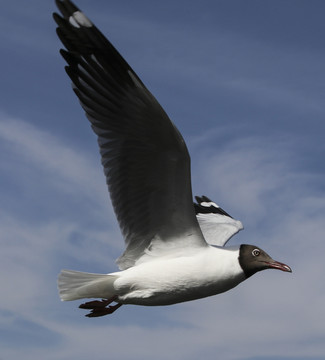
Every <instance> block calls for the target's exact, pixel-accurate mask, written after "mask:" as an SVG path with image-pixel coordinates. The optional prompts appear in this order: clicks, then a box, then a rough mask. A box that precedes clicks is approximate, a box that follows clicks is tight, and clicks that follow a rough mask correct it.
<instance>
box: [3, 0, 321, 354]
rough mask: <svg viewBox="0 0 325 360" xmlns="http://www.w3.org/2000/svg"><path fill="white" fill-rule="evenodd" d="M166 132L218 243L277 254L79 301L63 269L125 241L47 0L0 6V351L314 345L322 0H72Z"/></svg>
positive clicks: (81, 265) (90, 264)
mask: <svg viewBox="0 0 325 360" xmlns="http://www.w3.org/2000/svg"><path fill="white" fill-rule="evenodd" d="M77 5H78V6H79V7H80V8H81V9H82V10H83V11H84V12H85V13H86V14H87V15H88V16H89V17H90V19H91V20H92V21H93V22H95V24H96V25H97V26H98V27H99V28H100V29H101V30H102V32H103V33H104V34H105V35H106V36H107V37H108V38H109V39H110V40H111V41H112V42H113V44H114V45H115V46H116V47H117V48H118V50H119V51H120V52H121V53H122V54H123V56H124V57H125V58H126V60H127V61H128V62H129V63H130V65H131V66H132V67H133V68H134V70H135V71H136V72H137V73H138V75H139V76H140V77H141V79H142V80H143V82H144V83H145V84H146V85H147V87H148V88H149V89H150V90H151V91H152V93H153V94H154V95H155V96H156V98H157V99H158V100H159V102H160V103H161V105H162V106H163V107H164V108H165V110H166V111H167V113H168V114H169V116H170V117H171V119H172V120H173V121H174V122H175V124H176V125H177V127H178V128H179V129H180V131H181V132H182V134H183V136H184V138H185V140H186V142H187V144H188V148H189V151H190V154H191V157H192V177H193V192H194V194H198V195H201V194H205V195H207V196H209V197H210V198H212V199H214V200H215V201H216V202H217V203H219V204H220V205H221V206H222V207H223V208H224V209H225V210H226V211H227V212H229V213H230V214H231V215H232V216H234V217H235V218H237V219H240V220H241V221H242V222H243V223H244V226H245V231H243V232H241V233H240V234H238V235H237V236H236V237H235V238H233V239H232V240H231V244H240V243H251V244H256V245H259V246H261V247H262V248H263V249H265V250H266V251H267V252H268V253H270V254H271V255H272V256H273V257H274V258H275V259H277V260H279V261H283V262H286V263H287V264H289V265H290V266H292V268H293V273H292V274H285V273H282V272H279V271H265V272H262V273H259V274H257V275H255V276H254V277H253V278H251V279H249V280H248V281H246V282H244V283H243V284H241V285H239V286H238V287H237V288H235V289H233V290H231V291H230V292H228V293H226V294H222V295H218V296H216V297H212V298H208V299H203V300H199V301H195V302H189V303H185V304H179V305H175V306H170V307H156V308H155V307H153V308H145V307H136V306H123V307H122V308H121V309H119V310H118V311H117V312H116V313H114V315H112V316H111V317H108V316H107V317H103V318H98V319H88V318H85V317H84V316H83V315H84V312H83V311H82V310H79V309H78V308H77V307H78V304H79V303H78V302H70V303H62V302H61V301H60V300H59V298H58V295H57V290H56V276H57V274H58V272H59V271H60V269H61V268H71V269H76V270H82V271H90V272H102V273H107V272H111V271H115V270H116V266H115V263H114V261H115V258H116V257H118V255H119V254H120V252H121V251H122V249H123V241H122V236H121V235H120V233H119V229H118V226H117V223H116V220H115V216H114V213H113V211H112V208H111V205H110V201H109V198H108V193H107V189H106V184H105V179H104V176H103V173H102V169H101V165H100V158H99V154H98V149H97V143H96V138H95V136H94V135H93V134H92V132H91V129H90V127H89V124H88V122H87V119H86V118H85V116H84V115H83V111H82V109H81V108H80V106H79V104H78V101H77V100H76V98H75V96H74V94H73V92H72V91H71V86H70V81H69V80H68V78H67V75H66V74H65V72H64V70H63V67H64V61H63V60H62V59H61V58H60V56H59V54H58V50H59V48H60V47H61V44H60V42H59V40H58V39H57V37H56V34H55V24H54V22H53V21H52V18H51V14H52V12H53V11H55V10H56V9H55V5H54V1H53V2H52V1H48V0H46V1H44V0H30V1H28V2H26V1H23V0H16V1H11V2H9V1H6V2H4V4H3V5H2V9H1V14H0V42H1V46H2V51H1V58H0V65H1V82H0V89H1V96H0V153H1V161H0V197H1V201H0V229H1V230H0V241H1V262H0V274H1V276H0V285H1V301H0V344H1V354H0V357H1V358H3V359H17V358H23V359H25V360H30V359H33V360H34V359H35V358H36V357H37V358H45V359H48V360H51V359H56V360H68V359H69V360H77V359H78V360H89V358H92V359H96V360H102V359H108V358H111V359H119V360H131V359H132V360H138V359H141V360H146V359H153V358H154V359H157V360H160V359H187V360H192V359H197V358H198V357H200V358H205V359H216V358H218V359H225V360H236V359H241V360H293V359H295V360H298V359H299V360H300V359H308V360H318V359H324V357H325V327H324V323H325V311H324V303H325V286H324V276H325V267H324V259H323V258H324V253H325V240H324V233H325V221H324V218H325V187H324V183H325V182H324V175H325V162H324V151H325V141H324V133H325V121H324V115H325V102H324V96H325V85H324V84H325V43H324V40H323V39H324V34H325V23H324V19H323V18H324V13H325V3H324V2H323V1H317V0H304V1H299V0H295V1H293V0H292V1H290V0H281V1H280V0H272V1H271V0H270V1H266V0H264V1H261V0H246V1H243V0H237V1H236V0H231V1H226V0H224V1H218V0H217V1H216V0H213V1H207V0H200V1H199V0H197V1H194V0H188V1H185V0H180V1H177V2H175V0H164V1H153V0H151V1H142V0H139V1H131V0H120V1H103V0H92V1H90V0H79V1H78V2H77Z"/></svg>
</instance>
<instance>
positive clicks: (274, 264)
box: [266, 260, 292, 272]
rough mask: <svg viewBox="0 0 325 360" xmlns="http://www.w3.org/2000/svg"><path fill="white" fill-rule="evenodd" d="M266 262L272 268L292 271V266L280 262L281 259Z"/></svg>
mask: <svg viewBox="0 0 325 360" xmlns="http://www.w3.org/2000/svg"><path fill="white" fill-rule="evenodd" d="M266 264H267V266H268V267H269V268H270V269H278V270H281V271H286V272H292V270H291V268H290V266H288V265H286V264H283V263H280V262H279V261H274V260H273V261H266Z"/></svg>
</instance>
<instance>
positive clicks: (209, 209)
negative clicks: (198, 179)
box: [194, 195, 233, 218]
mask: <svg viewBox="0 0 325 360" xmlns="http://www.w3.org/2000/svg"><path fill="white" fill-rule="evenodd" d="M195 200H196V201H197V203H194V209H195V213H196V214H210V213H212V214H220V215H224V216H228V217H230V218H233V217H232V216H231V215H229V214H228V213H227V212H226V211H225V210H223V209H222V208H221V207H220V206H218V205H217V207H216V206H215V205H216V204H215V205H210V206H206V205H202V203H203V202H207V203H213V201H212V200H211V199H209V198H208V197H207V196H205V195H202V196H195Z"/></svg>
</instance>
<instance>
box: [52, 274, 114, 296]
mask: <svg viewBox="0 0 325 360" xmlns="http://www.w3.org/2000/svg"><path fill="white" fill-rule="evenodd" d="M116 278H117V276H115V275H104V274H91V273H85V272H80V271H73V270H62V271H61V273H60V274H59V277H58V288H59V294H60V298H61V300H62V301H70V300H77V299H83V298H104V299H109V298H111V297H113V296H115V295H116V294H115V290H114V286H113V284H114V281H115V280H116Z"/></svg>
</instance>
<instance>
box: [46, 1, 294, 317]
mask: <svg viewBox="0 0 325 360" xmlns="http://www.w3.org/2000/svg"><path fill="white" fill-rule="evenodd" d="M56 5H57V7H58V9H59V11H60V13H61V15H59V14H57V13H54V14H53V16H54V20H55V21H56V23H57V25H58V27H57V34H58V36H59V38H60V39H61V41H62V43H63V45H64V46H65V48H66V50H63V49H62V50H61V55H62V56H63V58H64V59H65V61H66V62H67V64H68V65H67V66H66V72H67V74H68V75H69V77H70V79H71V80H72V85H73V90H74V92H75V93H76V95H77V96H78V98H79V100H80V103H81V106H82V107H83V109H84V111H85V113H86V116H87V118H88V120H89V121H90V123H91V127H92V129H93V131H94V132H95V134H96V135H97V137H98V144H99V149H100V154H101V161H102V165H103V168H104V173H105V176H106V181H107V185H108V189H109V193H110V197H111V201H112V205H113V208H114V211H115V214H116V216H117V219H118V222H119V226H120V228H121V231H122V234H123V236H124V240H125V245H126V247H125V251H124V252H123V254H122V255H121V256H120V257H119V258H118V260H117V264H118V266H119V269H120V271H116V272H113V273H109V274H91V273H85V272H79V271H72V270H62V271H61V273H60V274H59V278H58V288H59V294H60V297H61V299H62V300H63V301H69V300H77V299H84V298H88V299H89V298H90V299H98V300H93V301H89V302H86V303H84V304H82V305H80V308H82V309H87V310H90V313H88V314H87V315H86V316H88V317H98V316H103V315H107V314H111V313H113V312H114V311H115V310H116V309H118V308H119V307H120V306H121V305H123V304H134V305H147V306H155V305H170V304H176V303H180V302H185V301H190V300H195V299H200V298H204V297H207V296H211V295H216V294H219V293H222V292H225V291H228V290H230V289H232V288H233V287H235V286H237V285H238V284H239V283H241V282H242V281H244V280H246V279H247V278H249V277H250V276H252V275H253V274H255V273H256V272H258V271H261V270H265V269H279V270H282V271H286V272H291V269H290V267H289V266H288V265H285V264H283V263H280V262H278V261H275V260H273V259H272V258H271V257H270V256H269V255H268V254H267V253H266V252H265V251H263V250H262V249H260V248H259V247H258V246H255V245H246V244H242V245H240V246H225V245H226V243H227V242H228V240H229V239H230V238H231V237H232V236H233V235H234V234H236V233H237V232H238V231H240V230H241V229H242V228H243V226H242V224H241V222H240V221H237V220H235V219H233V218H232V217H231V216H230V215H229V214H228V213H226V212H225V211H224V210H223V209H222V208H220V207H219V206H218V205H217V204H216V203H214V202H213V201H211V200H210V199H209V198H208V197H206V196H202V197H196V202H195V203H194V204H193V197H192V189H191V174H190V156H189V153H188V150H187V147H186V144H185V142H184V139H183V138H182V135H181V134H180V132H179V131H178V130H177V128H176V126H175V125H174V124H173V123H172V122H171V120H170V119H169V117H168V115H167V114H166V112H165V111H164V109H163V108H162V107H161V106H160V104H159V103H158V102H157V100H156V99H155V98H154V96H153V95H152V94H151V93H150V91H149V90H148V89H147V88H146V86H145V85H144V84H143V82H142V81H141V80H140V79H139V77H138V76H137V74H136V73H135V72H134V71H133V70H132V68H131V67H130V66H129V65H128V63H127V62H126V61H125V60H124V59H123V57H122V56H121V55H120V54H119V53H118V51H117V50H116V49H115V48H114V47H113V45H112V44H111V43H110V42H109V41H108V40H107V39H106V37H105V36H104V35H103V34H102V33H101V32H100V31H99V30H98V29H97V28H96V26H95V25H94V24H93V23H92V22H91V21H90V20H89V19H88V18H87V17H86V16H85V15H84V13H83V12H81V11H80V10H79V9H78V8H77V7H76V6H75V5H74V4H73V3H72V2H71V1H70V0H56Z"/></svg>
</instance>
